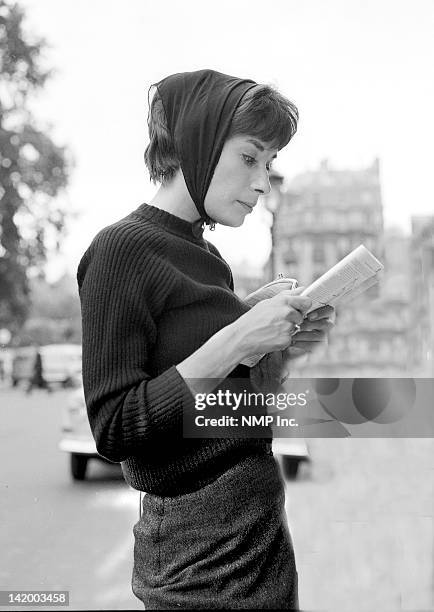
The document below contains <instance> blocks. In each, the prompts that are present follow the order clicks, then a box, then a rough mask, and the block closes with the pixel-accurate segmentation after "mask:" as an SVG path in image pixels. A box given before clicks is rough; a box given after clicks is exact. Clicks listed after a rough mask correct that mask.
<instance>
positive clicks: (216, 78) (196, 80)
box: [155, 70, 257, 223]
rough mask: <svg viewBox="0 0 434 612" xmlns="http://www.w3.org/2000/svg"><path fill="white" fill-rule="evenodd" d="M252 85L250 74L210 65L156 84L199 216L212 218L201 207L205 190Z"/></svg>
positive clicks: (181, 73) (173, 75)
mask: <svg viewBox="0 0 434 612" xmlns="http://www.w3.org/2000/svg"><path fill="white" fill-rule="evenodd" d="M255 85H257V83H255V81H252V80H250V79H239V78H237V77H233V76H229V75H227V74H222V73H221V72H216V71H214V70H197V71H195V72H180V73H178V74H172V75H170V76H168V77H167V78H165V79H163V80H162V81H160V82H159V83H156V85H155V86H156V87H157V90H158V92H159V94H160V97H161V100H162V103H163V107H164V111H165V114H166V121H167V127H168V129H169V133H170V135H171V137H172V139H173V143H174V146H175V152H176V155H177V157H178V159H179V161H180V164H181V169H182V172H183V174H184V179H185V182H186V185H187V189H188V191H189V193H190V195H191V197H192V200H193V202H194V203H195V205H196V208H197V210H198V211H199V214H200V216H201V219H202V222H203V221H205V222H206V223H212V220H211V219H210V218H209V216H208V215H207V213H206V211H205V206H204V202H205V196H206V194H207V191H208V188H209V186H210V183H211V179H212V177H213V174H214V170H215V168H216V166H217V163H218V161H219V159H220V155H221V152H222V149H223V145H224V142H225V139H226V137H227V134H228V132H229V128H230V124H231V121H232V117H233V115H234V113H235V110H236V108H237V106H238V105H239V103H240V102H241V98H242V97H243V96H244V94H245V93H246V92H247V91H248V90H249V89H251V88H252V87H254V86H255Z"/></svg>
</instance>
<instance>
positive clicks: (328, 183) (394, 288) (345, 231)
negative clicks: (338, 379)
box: [274, 159, 409, 377]
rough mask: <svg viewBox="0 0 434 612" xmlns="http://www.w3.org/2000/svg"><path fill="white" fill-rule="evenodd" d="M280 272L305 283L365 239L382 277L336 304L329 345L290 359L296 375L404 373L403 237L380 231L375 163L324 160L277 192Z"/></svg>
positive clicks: (405, 253) (405, 273) (406, 258)
mask: <svg viewBox="0 0 434 612" xmlns="http://www.w3.org/2000/svg"><path fill="white" fill-rule="evenodd" d="M275 220H276V228H275V230H274V235H275V261H276V262H277V263H276V266H277V267H278V269H279V271H281V272H283V273H285V274H286V275H288V276H293V277H295V278H297V279H299V281H300V283H301V284H303V285H308V284H310V283H311V282H312V281H313V280H315V279H316V278H318V277H319V276H321V274H323V273H324V272H325V271H326V270H328V269H329V268H330V267H332V266H333V265H334V264H335V263H337V262H338V261H339V260H340V259H342V257H344V256H345V255H347V254H348V253H349V252H350V251H352V250H353V249H354V248H356V247H357V246H358V245H359V244H364V245H365V246H366V247H367V248H368V249H369V250H370V251H372V252H373V254H374V255H375V256H376V257H378V259H380V261H382V263H384V264H385V272H384V274H383V276H382V278H381V282H380V283H379V284H377V285H376V286H374V287H372V288H371V289H369V290H368V291H367V292H366V293H364V294H363V295H361V296H359V297H358V298H356V299H355V300H353V301H352V302H350V303H347V304H345V306H341V307H340V308H338V309H337V320H336V323H337V325H336V328H335V329H334V330H333V332H332V333H331V334H330V340H329V344H328V346H326V347H324V348H323V349H322V350H321V351H320V352H317V353H316V354H315V355H313V356H311V357H310V358H309V360H308V361H307V362H306V360H302V361H300V363H299V365H298V366H297V362H296V361H295V362H293V368H292V372H293V375H295V376H297V375H298V376H325V377H335V376H349V377H351V376H355V377H357V376H359V377H360V376H372V377H377V376H395V375H402V374H406V373H407V372H408V371H409V362H408V348H407V343H408V327H409V320H408V319H409V314H408V313H409V311H408V303H409V263H408V262H409V253H408V250H409V241H408V238H406V237H405V236H403V235H401V234H399V232H395V231H391V232H387V233H385V231H384V227H383V208H382V198H381V185H380V168H379V161H378V159H376V160H375V161H374V163H373V164H372V165H371V166H369V167H368V168H363V169H360V170H336V169H333V168H331V167H330V166H329V164H328V162H327V161H323V162H322V163H321V165H320V167H319V169H318V170H316V171H312V172H306V173H303V174H301V175H299V176H297V177H295V179H294V180H293V181H292V182H291V184H290V185H289V188H288V190H287V191H286V193H284V194H282V198H281V204H280V206H279V208H278V210H277V212H276V213H275Z"/></svg>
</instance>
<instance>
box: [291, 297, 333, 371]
mask: <svg viewBox="0 0 434 612" xmlns="http://www.w3.org/2000/svg"><path fill="white" fill-rule="evenodd" d="M334 320H335V309H334V308H333V306H322V307H321V308H317V309H316V310H312V312H310V313H309V314H308V315H307V317H306V318H305V319H304V321H303V322H302V323H301V324H300V327H299V330H298V331H297V332H296V333H295V334H294V335H293V336H292V342H291V345H290V346H289V347H288V348H287V350H286V358H287V359H295V358H297V357H301V356H302V355H305V354H306V353H312V352H313V351H314V350H315V349H317V348H318V347H319V346H321V344H323V343H324V342H326V341H327V335H328V333H329V331H330V330H331V329H332V328H333V327H334Z"/></svg>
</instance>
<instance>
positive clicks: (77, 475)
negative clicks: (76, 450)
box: [70, 454, 88, 480]
mask: <svg viewBox="0 0 434 612" xmlns="http://www.w3.org/2000/svg"><path fill="white" fill-rule="evenodd" d="M87 462H88V457H86V456H85V455H74V454H71V458H70V465H71V476H72V478H73V479H74V480H84V479H85V478H86V468H87Z"/></svg>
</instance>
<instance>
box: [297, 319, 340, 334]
mask: <svg viewBox="0 0 434 612" xmlns="http://www.w3.org/2000/svg"><path fill="white" fill-rule="evenodd" d="M334 326H335V324H334V323H333V322H332V321H330V320H329V319H319V321H309V320H308V319H304V320H303V323H302V324H301V325H300V331H314V330H318V331H325V332H329V331H330V330H331V329H333V327H334Z"/></svg>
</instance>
